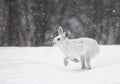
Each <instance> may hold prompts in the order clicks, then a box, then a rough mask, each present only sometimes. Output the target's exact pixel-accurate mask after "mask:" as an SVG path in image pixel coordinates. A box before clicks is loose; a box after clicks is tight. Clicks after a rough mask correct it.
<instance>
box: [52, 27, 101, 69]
mask: <svg viewBox="0 0 120 84" xmlns="http://www.w3.org/2000/svg"><path fill="white" fill-rule="evenodd" d="M58 33H59V35H58V36H56V37H55V38H54V39H53V44H54V46H58V47H59V48H60V50H61V51H62V52H63V53H64V54H65V58H64V64H65V65H68V62H69V61H68V60H71V61H73V62H76V63H78V62H81V68H82V69H91V65H90V60H91V58H93V57H94V56H96V55H97V54H99V52H100V48H99V45H98V43H97V41H96V40H94V39H91V38H79V39H68V36H69V35H70V32H63V28H62V27H59V29H58Z"/></svg>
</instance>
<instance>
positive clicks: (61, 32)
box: [58, 26, 63, 35]
mask: <svg viewBox="0 0 120 84" xmlns="http://www.w3.org/2000/svg"><path fill="white" fill-rule="evenodd" d="M58 34H59V35H61V34H63V28H62V27H61V26H59V29H58Z"/></svg>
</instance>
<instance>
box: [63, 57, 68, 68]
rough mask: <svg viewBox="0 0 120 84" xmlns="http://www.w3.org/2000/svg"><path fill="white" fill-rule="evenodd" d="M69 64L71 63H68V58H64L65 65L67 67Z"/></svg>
mask: <svg viewBox="0 0 120 84" xmlns="http://www.w3.org/2000/svg"><path fill="white" fill-rule="evenodd" d="M68 63H69V61H68V57H65V58H64V65H65V66H67V65H68Z"/></svg>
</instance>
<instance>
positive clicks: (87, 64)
mask: <svg viewBox="0 0 120 84" xmlns="http://www.w3.org/2000/svg"><path fill="white" fill-rule="evenodd" d="M85 65H86V69H87V70H89V69H91V65H90V56H86V57H85Z"/></svg>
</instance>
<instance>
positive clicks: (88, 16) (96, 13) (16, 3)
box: [0, 0, 120, 46]
mask: <svg viewBox="0 0 120 84" xmlns="http://www.w3.org/2000/svg"><path fill="white" fill-rule="evenodd" d="M60 25H61V26H62V27H63V28H64V30H65V31H70V32H71V36H70V38H79V37H91V38H94V39H96V40H97V41H98V42H99V43H100V44H120V0H0V46H45V45H51V43H52V39H53V38H54V37H55V36H56V35H57V29H58V27H59V26H60Z"/></svg>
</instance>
